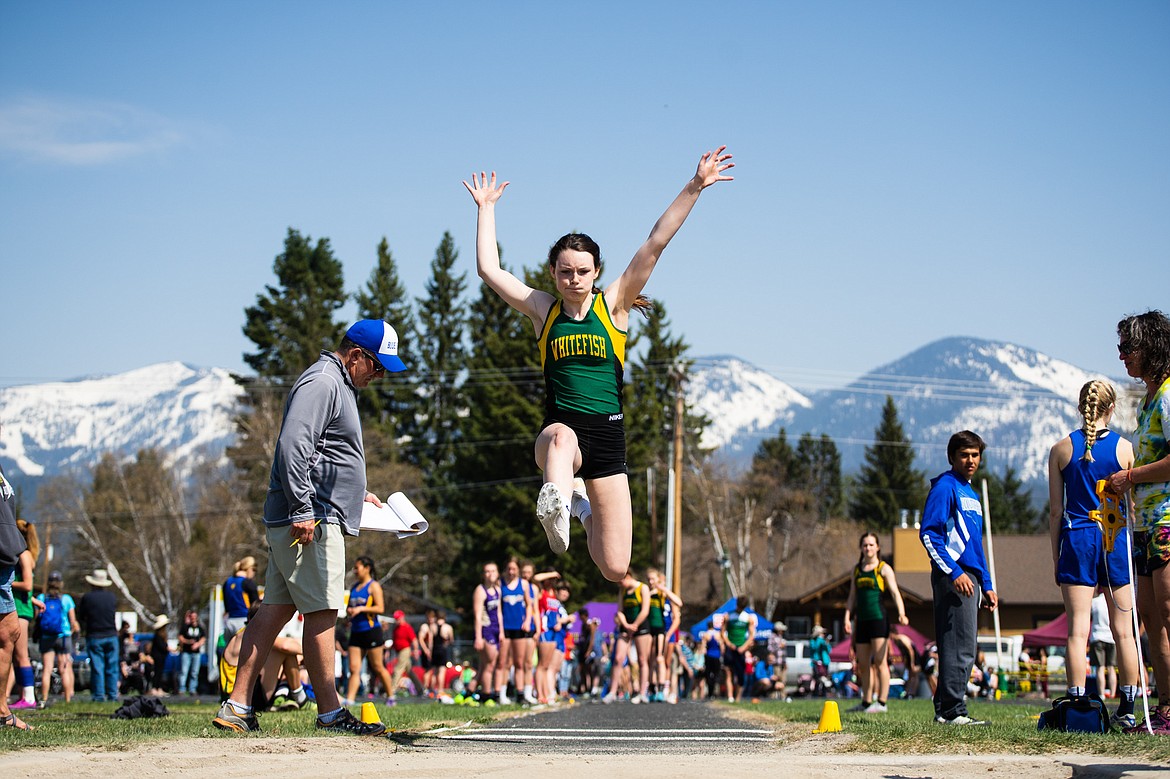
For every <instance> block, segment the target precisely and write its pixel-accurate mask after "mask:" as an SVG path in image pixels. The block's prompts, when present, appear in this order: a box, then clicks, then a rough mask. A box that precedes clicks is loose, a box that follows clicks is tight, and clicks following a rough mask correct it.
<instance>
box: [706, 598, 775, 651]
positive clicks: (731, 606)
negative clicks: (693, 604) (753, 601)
mask: <svg viewBox="0 0 1170 779" xmlns="http://www.w3.org/2000/svg"><path fill="white" fill-rule="evenodd" d="M747 610H748V611H749V612H750V613H752V614H755V615H756V636H755V640H756V641H767V640H768V639H769V638H771V636H772V622H771V620H768V619H765V618H764V617H762V616H760V615H759V614H758V613H757V612H756V610H755V609H753V608H751V607H750V606H749V607H748V609H747ZM733 611H735V598H731V599H729V600H728V601H727V602H726V603H724V604H723V605H722V606H720V607H719V608H717V609H715V610H714V611H713V612H711V613H710V614H708V615H707V616H706V617H704V618H703V619H701V620H699V621H698V622H697V623H695V624H694V625H693V626H692V627H691V635H692V636H693V637H694V638H695V640H696V641H697V640H699V637H700V636H702V635H703V632H704V631H706V630H709V629H710V628H711V622H712V620H713V619H714V618H715V615H716V614H730V613H731V612H733Z"/></svg>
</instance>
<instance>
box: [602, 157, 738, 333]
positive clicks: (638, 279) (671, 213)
mask: <svg viewBox="0 0 1170 779" xmlns="http://www.w3.org/2000/svg"><path fill="white" fill-rule="evenodd" d="M726 148H727V147H726V146H720V147H719V148H718V149H716V150H715V151H709V152H706V153H704V154H703V156H702V157H700V158H699V166H698V169H697V170H696V171H695V175H694V176H693V177H692V178H691V180H690V181H688V182H687V183H686V186H684V187H683V188H682V192H679V193H678V197H676V198H675V199H674V202H672V203H671V204H670V205H669V206H668V207H667V209H666V211H665V212H664V213H663V214H662V216H660V217H658V221H657V222H655V223H654V227H653V228H652V229H651V230H650V236H649V237H648V238H647V239H646V242H645V243H643V244H642V246H641V248H639V249H638V251H637V252H636V253H635V254H634V258H633V259H632V260H630V264H629V265H628V266H627V267H626V269H625V270H624V271H622V275H621V276H619V277H618V278H617V279H615V280H614V282H613V283H612V284H610V285H609V287H608V288H607V289H606V290H605V300H606V302H607V303H608V304H609V308H610V310H611V311H613V312H615V313H617V312H622V313H625V312H628V311H630V309H631V308H633V306H634V302H635V301H636V300H637V299H638V295H640V294H641V292H642V288H643V287H645V286H646V282H647V281H648V280H649V279H650V274H651V273H652V272H653V271H654V266H655V265H656V264H657V263H658V258H659V257H661V256H662V252H663V250H664V249H665V248H666V245H667V244H668V243H670V239H672V238H674V235H675V233H677V232H678V230H679V228H680V227H682V224H683V222H685V221H686V219H687V216H689V215H690V213H691V209H692V208H694V207H695V203H696V202H697V201H698V200H699V194H700V193H701V192H702V191H703V190H704V189H706V188H707V187H709V186H711V185H712V184H714V183H716V182H719V181H732V180H733V177H731V176H725V175H723V173H724V171H726V170H727V169H729V168H734V167H735V163H734V162H728V160H730V159H731V155H730V154H724V153H723V152H724V150H725V149H726Z"/></svg>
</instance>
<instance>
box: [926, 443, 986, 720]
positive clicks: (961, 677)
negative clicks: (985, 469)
mask: <svg viewBox="0 0 1170 779" xmlns="http://www.w3.org/2000/svg"><path fill="white" fill-rule="evenodd" d="M984 448H985V444H984V443H983V439H982V438H980V437H979V436H977V435H976V434H975V433H972V432H971V431H970V430H964V431H962V432H960V433H955V434H954V435H953V436H951V440H950V441H949V442H948V443H947V460H948V461H949V462H950V464H951V470H949V471H947V472H946V473H942V474H940V475H939V476H937V477H936V478H935V479H934V480H933V481H932V482H931V483H930V494H929V495H927V497H926V508H925V509H924V510H923V512H922V527H921V530H920V532H919V538H920V539H921V540H922V545H923V546H924V547H926V553H927V554H928V555H929V556H930V583H931V587H932V589H933V591H934V630H935V639H936V640H937V642H938V662H939V672H938V688H937V690H936V692H935V694H934V715H935V722H938V723H940V724H946V725H984V724H986V723H985V722H982V721H980V720H976V719H972V718H971V717H970V716H968V714H967V704H966V702H965V700H964V695H965V694H966V691H967V680H968V678H969V677H970V675H971V666H972V665H973V664H974V662H975V654H976V651H977V634H978V630H979V601H980V593H982V597H983V598H984V605H985V606H986V607H987V608H988V609H991V610H994V609H995V607H996V605H997V604H998V600H997V598H996V595H995V583H994V582H993V581H992V580H991V572H990V571H988V570H987V559H986V558H985V557H984V555H983V507H982V504H980V502H979V496H978V495H977V494H976V493H975V490H974V489H972V488H971V477H973V476H974V475H975V471H977V470H978V469H979V462H980V460H981V459H982V457H983V449H984Z"/></svg>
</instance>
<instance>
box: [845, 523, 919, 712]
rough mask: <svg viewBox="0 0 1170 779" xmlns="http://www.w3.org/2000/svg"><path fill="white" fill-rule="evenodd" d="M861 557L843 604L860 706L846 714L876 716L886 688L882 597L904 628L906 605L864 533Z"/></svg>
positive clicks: (885, 627) (886, 640)
mask: <svg viewBox="0 0 1170 779" xmlns="http://www.w3.org/2000/svg"><path fill="white" fill-rule="evenodd" d="M858 543H859V546H860V547H861V557H860V559H859V560H858V561H857V565H856V566H854V568H853V579H852V580H851V581H850V582H849V600H848V601H847V602H846V604H845V632H846V633H847V634H849V635H852V636H853V653H854V656H855V657H856V659H857V679H858V681H859V682H860V684H861V703H859V704H858V705H856V706H854V707H853V708H852V709H850V711H863V712H866V713H867V714H880V713H882V712H884V711H886V693H887V691H888V690H889V689H890V665H889V663H888V662H887V653H888V651H889V636H890V624H889V622H888V621H887V620H886V607H885V606H884V605H883V603H882V596H883V595H884V594H885V593H886V592H887V591H888V592H889V593H890V595H891V596H892V597H893V599H894V605H895V606H897V607H898V624H899V625H908V624H910V621H909V620H908V619H906V606H905V604H903V603H902V593H901V591H900V590H899V589H898V580H897V579H896V578H894V569H893V568H892V567H891V566H890V565H889V564H887V563H884V562H882V559H881V557H880V556H879V555H880V553H881V547H880V546H878V540H877V536H875V535H874V534H873V533H864V534H863V535H862V536H861V540H860V541H859V542H858Z"/></svg>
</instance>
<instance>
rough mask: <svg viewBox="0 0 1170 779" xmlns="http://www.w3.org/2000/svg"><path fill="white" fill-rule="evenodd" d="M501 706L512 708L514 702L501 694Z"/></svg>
mask: <svg viewBox="0 0 1170 779" xmlns="http://www.w3.org/2000/svg"><path fill="white" fill-rule="evenodd" d="M500 705H501V706H511V705H512V701H510V700H508V696H507V695H505V694H504V693H500Z"/></svg>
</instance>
